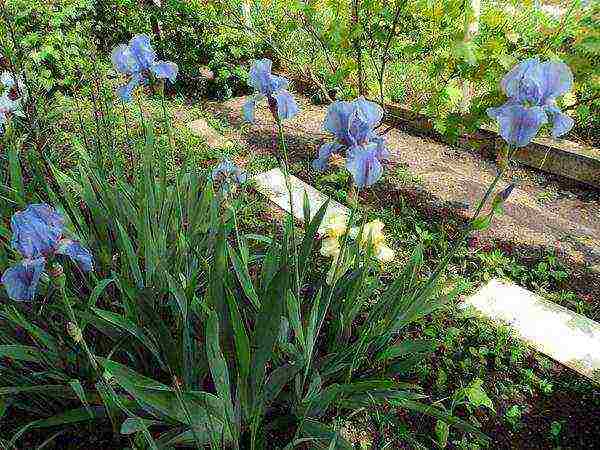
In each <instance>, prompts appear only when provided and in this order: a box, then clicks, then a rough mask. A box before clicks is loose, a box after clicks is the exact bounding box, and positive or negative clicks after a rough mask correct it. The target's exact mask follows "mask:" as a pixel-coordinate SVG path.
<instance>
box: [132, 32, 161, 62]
mask: <svg viewBox="0 0 600 450" xmlns="http://www.w3.org/2000/svg"><path fill="white" fill-rule="evenodd" d="M129 50H130V52H131V54H132V55H133V56H134V57H135V59H136V61H137V63H138V66H139V68H138V70H147V69H150V67H152V65H153V64H154V61H155V60H156V52H155V51H154V49H153V48H152V44H150V37H149V36H148V35H146V34H138V35H137V36H134V37H132V38H131V40H130V41H129Z"/></svg>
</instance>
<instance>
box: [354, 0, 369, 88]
mask: <svg viewBox="0 0 600 450" xmlns="http://www.w3.org/2000/svg"><path fill="white" fill-rule="evenodd" d="M359 3H360V0H352V19H351V24H352V28H353V29H355V28H356V27H357V26H358V8H359ZM353 45H354V52H355V53H356V69H357V71H358V92H359V94H360V95H365V94H366V90H365V80H364V71H363V64H362V46H361V43H360V38H358V37H354V39H353Z"/></svg>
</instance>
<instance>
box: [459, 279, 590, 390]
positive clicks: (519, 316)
mask: <svg viewBox="0 0 600 450" xmlns="http://www.w3.org/2000/svg"><path fill="white" fill-rule="evenodd" d="M461 307H463V308H465V309H469V308H472V309H474V310H476V311H477V312H478V313H480V314H481V315H483V316H485V317H486V318H489V319H491V320H492V321H493V322H495V323H498V324H507V325H508V326H509V327H510V328H511V329H512V330H514V332H515V333H516V334H517V335H518V336H519V337H520V338H521V339H522V340H524V341H525V342H527V343H528V344H529V345H531V346H532V347H533V348H535V349H536V350H538V351H540V352H542V353H544V354H546V355H548V356H550V357H551V358H553V359H555V360H556V361H558V362H560V363H561V364H564V365H565V366H567V367H570V368H571V369H573V370H575V371H577V372H579V373H580V374H581V375H583V376H585V377H587V378H589V379H590V380H593V381H595V382H598V383H600V324H598V323H597V322H595V321H593V320H591V319H589V318H587V317H585V316H582V315H580V314H577V313H575V312H573V311H571V310H569V309H567V308H564V307H562V306H560V305H557V304H555V303H553V302H550V301H548V300H544V299H543V298H541V297H539V296H538V295H535V294H533V293H532V292H530V291H528V290H526V289H523V288H522V287H519V286H517V285H515V284H512V283H508V282H505V281H501V280H497V279H493V280H491V281H489V282H488V283H487V284H486V285H484V286H483V287H482V288H480V289H479V290H478V291H477V292H476V293H475V294H474V295H472V296H471V297H468V298H467V299H466V300H465V301H464V303H462V304H461Z"/></svg>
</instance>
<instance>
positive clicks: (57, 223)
mask: <svg viewBox="0 0 600 450" xmlns="http://www.w3.org/2000/svg"><path fill="white" fill-rule="evenodd" d="M10 225H11V229H12V233H13V236H12V240H11V245H12V247H13V248H14V249H15V250H17V251H18V252H19V253H21V255H23V256H24V257H25V258H39V257H40V256H45V255H48V254H50V253H52V252H53V251H54V249H55V247H56V245H57V244H58V241H59V240H60V238H61V236H62V232H63V228H64V218H63V216H62V215H61V214H59V213H57V212H56V211H55V210H54V208H52V207H51V206H49V205H46V204H44V203H42V204H33V205H29V206H28V207H27V209H25V210H24V211H20V212H17V213H15V214H14V215H13V216H12V219H11V222H10Z"/></svg>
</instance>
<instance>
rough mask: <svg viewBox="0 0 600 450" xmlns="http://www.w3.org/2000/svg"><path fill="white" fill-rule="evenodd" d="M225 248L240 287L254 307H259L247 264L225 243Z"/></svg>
mask: <svg viewBox="0 0 600 450" xmlns="http://www.w3.org/2000/svg"><path fill="white" fill-rule="evenodd" d="M227 248H228V251H229V259H231V263H232V264H233V268H234V269H235V273H236V275H237V278H238V280H239V282H240V284H241V286H242V289H243V290H244V293H245V294H246V296H247V297H248V299H250V301H251V302H252V304H253V305H254V307H255V308H256V309H259V308H260V302H259V300H258V295H257V294H256V291H255V290H254V285H253V284H252V279H251V278H250V272H248V266H247V265H246V264H244V263H243V261H242V259H241V258H240V257H239V255H238V254H237V252H236V251H235V250H234V249H233V248H232V247H231V246H230V245H229V244H227Z"/></svg>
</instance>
